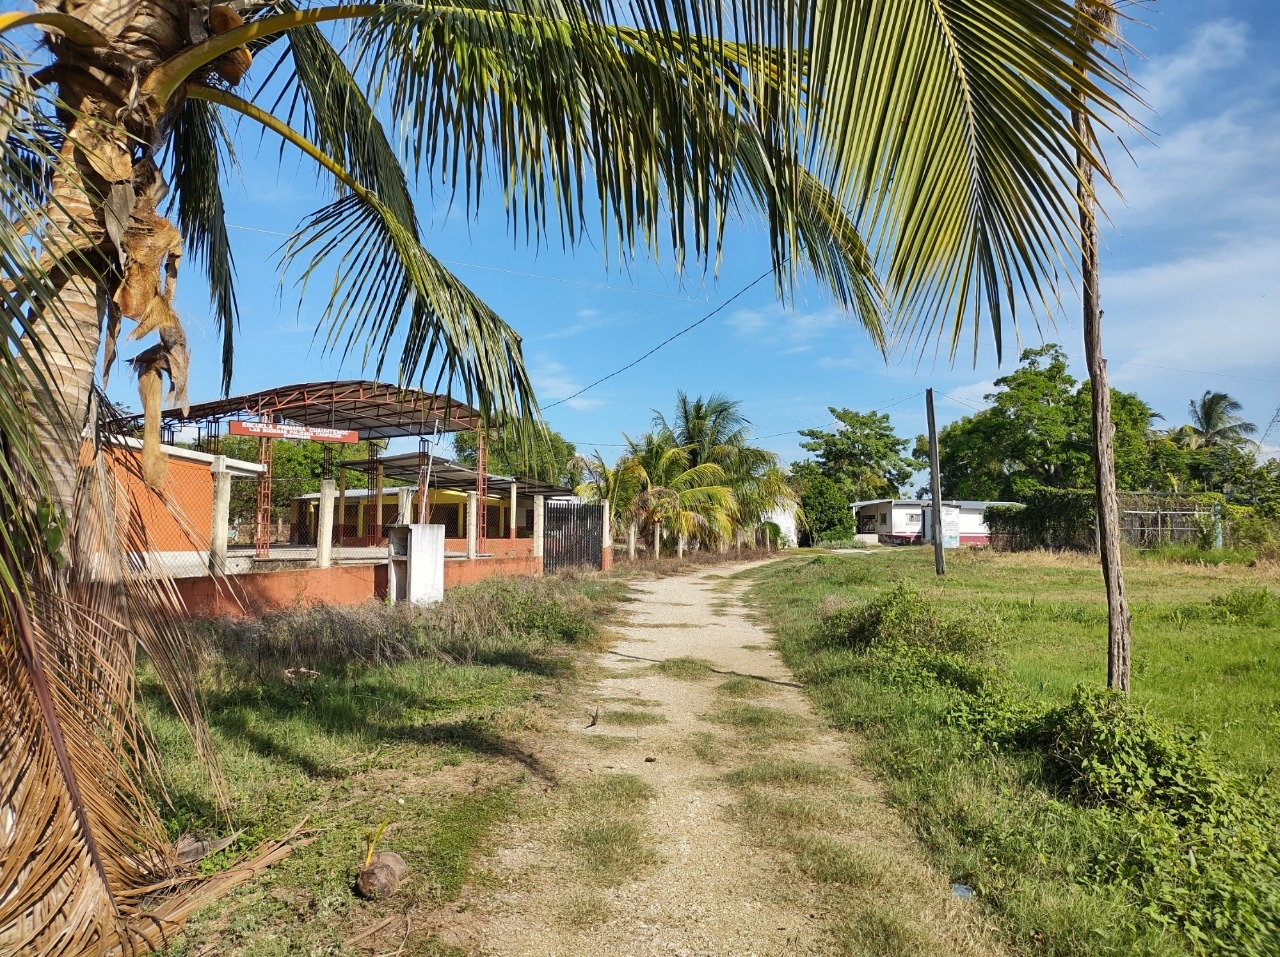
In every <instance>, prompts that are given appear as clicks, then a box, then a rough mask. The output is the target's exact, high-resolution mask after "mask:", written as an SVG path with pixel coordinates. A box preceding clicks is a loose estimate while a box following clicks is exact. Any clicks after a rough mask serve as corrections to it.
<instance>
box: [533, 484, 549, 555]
mask: <svg viewBox="0 0 1280 957" xmlns="http://www.w3.org/2000/svg"><path fill="white" fill-rule="evenodd" d="M545 507H546V499H544V498H543V497H542V496H541V495H535V496H534V497H533V557H534V558H542V557H543V555H542V522H543V518H544V516H543V511H544V510H545Z"/></svg>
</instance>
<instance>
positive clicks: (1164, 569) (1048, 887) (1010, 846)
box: [745, 549, 1280, 957]
mask: <svg viewBox="0 0 1280 957" xmlns="http://www.w3.org/2000/svg"><path fill="white" fill-rule="evenodd" d="M948 557H949V564H948V574H947V576H946V578H945V580H943V581H938V580H937V579H936V578H935V576H934V572H933V556H932V553H931V552H930V551H927V550H921V549H901V550H893V551H884V552H879V553H876V554H871V555H853V556H840V555H826V554H814V553H809V554H803V553H802V554H800V555H797V556H796V557H795V558H793V559H791V560H790V561H787V562H784V563H777V564H774V565H771V566H766V567H762V568H759V569H755V570H752V571H749V572H747V573H745V574H747V575H748V576H750V577H751V578H753V579H755V585H754V587H753V589H752V591H751V593H750V594H751V598H752V601H753V602H754V604H755V605H756V607H757V608H758V610H759V611H760V613H761V614H762V617H763V618H764V619H765V620H766V622H768V623H769V624H770V625H771V626H772V627H773V629H774V631H775V634H776V635H777V642H778V646H779V648H780V649H781V651H782V653H783V655H784V657H785V658H786V660H787V661H788V663H789V664H790V665H791V667H792V668H793V670H794V671H795V672H796V675H797V677H798V678H799V679H800V680H801V681H802V682H803V683H804V684H805V685H806V687H807V688H808V690H809V693H810V694H811V696H812V697H813V699H814V701H815V703H816V704H817V705H818V707H819V708H820V709H821V710H822V711H823V713H824V714H825V715H826V716H827V717H828V719H829V720H831V721H832V723H833V724H835V725H836V726H838V727H844V728H847V729H850V730H852V731H856V732H859V734H860V736H859V738H857V739H855V740H856V741H857V742H858V743H857V747H858V748H859V749H860V751H861V752H862V753H863V754H864V756H865V758H866V759H867V760H868V762H869V763H870V764H871V765H872V766H873V767H874V768H876V770H877V771H878V772H879V773H880V775H881V777H882V779H883V780H884V781H885V783H886V785H887V786H888V787H889V789H890V793H891V795H892V797H893V799H894V801H895V803H897V804H898V806H899V807H900V808H901V809H902V812H903V813H904V816H905V817H906V818H907V819H908V821H909V822H910V823H911V824H912V826H913V827H914V828H915V830H916V832H917V833H918V835H919V836H920V837H921V839H922V840H923V842H924V844H925V845H926V847H927V848H928V849H929V850H930V851H931V853H932V855H933V857H934V859H935V861H936V862H937V863H938V865H939V866H940V867H942V868H943V869H944V870H945V871H947V872H948V873H949V875H950V876H951V878H952V880H953V881H955V882H956V883H959V884H965V885H968V886H970V887H973V888H974V889H975V891H976V894H977V897H978V899H979V900H981V901H983V902H984V903H986V904H987V905H989V906H990V907H992V908H993V910H994V911H995V912H997V913H999V914H1000V915H1001V917H1002V920H1003V923H1004V926H1005V927H1006V930H1007V933H1008V934H1009V937H1010V938H1011V941H1012V942H1013V943H1014V944H1015V946H1017V948H1018V949H1019V950H1021V951H1025V952H1028V953H1035V954H1040V953H1044V954H1056V955H1063V957H1065V955H1073V954H1083V953H1088V954H1115V955H1121V954H1150V955H1173V954H1187V953H1199V954H1217V953H1232V954H1246V955H1252V954H1259V955H1261V954H1266V953H1273V952H1275V951H1274V948H1275V947H1276V946H1280V919H1278V917H1277V915H1278V914H1280V872H1278V871H1277V868H1276V867H1275V864H1274V861H1275V850H1276V847H1277V844H1276V839H1277V837H1278V836H1280V828H1277V827H1276V826H1275V823H1276V820H1277V816H1276V815H1275V814H1274V810H1275V809H1274V803H1273V802H1274V799H1273V798H1271V797H1266V796H1265V795H1267V794H1268V793H1270V794H1274V791H1273V790H1272V791H1270V792H1268V791H1266V790H1260V788H1265V787H1268V786H1273V785H1274V784H1275V783H1276V778H1277V768H1278V757H1280V751H1278V750H1277V748H1278V742H1277V737H1278V735H1277V731H1278V730H1280V728H1278V725H1280V707H1278V705H1280V680H1278V679H1280V655H1277V654H1276V644H1275V639H1274V628H1275V625H1276V624H1277V622H1280V598H1278V597H1277V591H1278V590H1280V589H1277V588H1276V585H1277V577H1278V576H1277V572H1276V571H1275V570H1274V569H1271V568H1251V567H1245V566H1239V565H1233V566H1221V567H1207V566H1206V567H1201V566H1188V565H1179V564H1170V563H1163V562H1146V561H1135V562H1131V564H1130V566H1129V568H1128V573H1127V577H1128V583H1129V592H1130V598H1131V601H1132V603H1133V608H1134V619H1135V625H1134V632H1135V653H1134V663H1135V664H1134V699H1135V700H1136V701H1137V702H1138V703H1139V704H1140V705H1142V706H1143V707H1145V709H1146V710H1147V711H1149V712H1150V714H1152V715H1154V719H1152V721H1148V719H1145V718H1141V716H1140V714H1139V716H1138V717H1131V715H1130V712H1128V711H1125V712H1124V713H1123V715H1120V716H1119V717H1120V718H1123V720H1119V719H1118V718H1117V719H1116V720H1114V721H1113V718H1112V717H1111V712H1110V711H1109V710H1108V709H1109V708H1111V707H1112V706H1111V705H1107V704H1105V703H1102V704H1099V703H1098V702H1097V701H1095V700H1094V699H1092V698H1089V697H1087V696H1086V697H1085V698H1081V697H1078V696H1076V694H1075V688H1076V686H1077V685H1081V684H1083V685H1085V686H1089V687H1093V688H1097V687H1100V686H1101V685H1102V684H1104V679H1105V665H1106V618H1105V608H1104V605H1103V592H1102V583H1101V578H1100V574H1099V572H1098V571H1097V569H1096V568H1095V567H1094V565H1093V563H1092V562H1091V561H1090V560H1089V558H1088V557H1084V556H1052V555H999V554H992V553H958V554H953V555H949V556H948ZM867 609H878V611H876V612H875V614H874V615H870V617H868V612H867ZM841 616H845V617H844V618H842V617H841ZM877 616H878V617H877ZM868 622H871V623H872V624H873V625H874V626H875V627H874V628H871V626H869V625H868ZM842 623H844V624H848V623H852V626H851V628H850V627H842ZM868 628H870V631H869V630H868ZM876 628H879V629H880V631H879V632H877V633H874V634H873V632H875V629H876ZM898 632H905V633H910V634H909V635H908V636H907V638H906V639H905V640H901V641H900V640H899V638H898ZM913 636H914V637H913ZM988 641H989V642H990V649H989V650H986V649H985V646H986V644H987V643H988ZM1099 707H1101V708H1102V711H1101V712H1098V711H1097V710H1096V709H1097V708H1099ZM1091 709H1095V710H1091ZM1134 714H1138V713H1137V712H1134ZM1095 718H1096V719H1097V723H1096V724H1094V725H1092V727H1093V728H1094V731H1092V732H1090V733H1089V734H1085V735H1084V737H1083V738H1080V737H1079V733H1080V730H1081V728H1084V729H1085V730H1086V731H1087V730H1088V728H1089V727H1090V725H1089V721H1090V720H1093V719H1095ZM1153 722H1154V723H1153ZM1172 725H1178V726H1182V727H1185V728H1187V729H1190V730H1191V731H1192V732H1196V733H1199V734H1201V735H1203V740H1204V745H1205V747H1206V748H1207V749H1208V756H1207V757H1204V758H1201V757H1198V755H1199V754H1201V752H1200V751H1199V750H1197V748H1196V746H1195V745H1194V744H1188V745H1186V746H1184V745H1183V744H1182V743H1181V742H1182V741H1183V740H1184V739H1183V738H1180V737H1178V735H1177V733H1176V732H1174V731H1170V730H1168V728H1169V727H1170V726H1172ZM1113 729H1117V738H1116V741H1117V742H1118V744H1117V746H1116V747H1115V748H1112V751H1111V752H1108V751H1107V750H1106V747H1107V746H1106V744H1105V742H1104V741H1103V739H1105V738H1107V737H1109V736H1110V734H1111V732H1112V730H1113ZM1069 732H1070V733H1069ZM1073 733H1074V734H1077V740H1073V739H1072V737H1071V734H1073ZM1090 734H1091V735H1092V736H1093V739H1092V740H1086V739H1088V738H1089V737H1090ZM1098 735H1101V737H1098ZM1100 742H1101V744H1100ZM1082 743H1083V745H1087V746H1088V747H1092V748H1094V751H1092V752H1089V753H1088V754H1087V759H1088V761H1090V762H1093V763H1091V764H1088V765H1083V764H1078V763H1077V764H1074V765H1073V764H1072V761H1071V760H1067V761H1066V762H1065V764H1064V762H1063V761H1062V760H1061V759H1062V757H1063V754H1064V753H1066V752H1069V751H1070V749H1071V747H1073V746H1075V745H1082ZM1188 749H1190V750H1188ZM1206 762H1207V763H1206ZM1218 766H1220V767H1221V768H1222V769H1223V770H1221V771H1219V770H1217V767H1218ZM1064 768H1065V771H1066V773H1065V774H1064ZM1099 769H1101V772H1102V776H1101V777H1099V776H1097V775H1096V774H1095V777H1094V778H1093V779H1090V778H1089V774H1090V773H1092V772H1097V771H1098V770H1099ZM1107 775H1110V777H1107ZM1099 780H1101V781H1103V786H1102V787H1101V789H1097V788H1095V791H1094V792H1089V791H1088V786H1093V785H1096V784H1097V782H1098V781H1099ZM1082 782H1083V784H1082ZM1107 782H1110V784H1111V785H1116V782H1120V785H1122V786H1114V787H1112V790H1111V791H1110V792H1107V791H1106V790H1105V788H1106V786H1107ZM1135 782H1136V783H1135ZM1086 785H1087V786H1086ZM1126 788H1128V790H1125V789H1126ZM1099 794H1101V795H1102V796H1101V797H1100V796H1099ZM1256 794H1262V795H1264V797H1263V798H1260V799H1258V800H1261V801H1263V802H1264V803H1263V804H1258V803H1257V802H1256V801H1255V798H1254V795H1256ZM1251 802H1253V803H1251ZM1259 821H1260V822H1261V823H1260V824H1259V823H1257V822H1259Z"/></svg>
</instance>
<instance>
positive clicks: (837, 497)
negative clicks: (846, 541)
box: [800, 474, 854, 542]
mask: <svg viewBox="0 0 1280 957" xmlns="http://www.w3.org/2000/svg"><path fill="white" fill-rule="evenodd" d="M800 505H801V507H802V508H803V509H804V514H805V519H806V520H807V521H808V523H809V534H810V536H811V537H812V539H813V541H815V542H816V541H818V540H819V539H820V538H822V537H823V536H824V535H829V534H832V533H835V534H837V535H838V534H842V533H848V532H852V531H853V528H854V522H853V510H852V509H851V508H850V507H849V506H850V502H849V499H848V497H847V496H846V495H845V494H844V493H843V492H842V491H841V490H840V486H839V485H837V484H836V483H835V482H833V481H831V479H829V478H827V477H826V476H825V475H821V474H818V475H814V476H812V477H810V478H809V480H808V481H806V482H805V485H804V491H802V492H801V493H800Z"/></svg>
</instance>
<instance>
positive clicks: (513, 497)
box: [507, 480, 518, 540]
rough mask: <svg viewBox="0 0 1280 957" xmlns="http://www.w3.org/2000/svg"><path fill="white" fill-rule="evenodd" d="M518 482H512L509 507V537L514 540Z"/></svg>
mask: <svg viewBox="0 0 1280 957" xmlns="http://www.w3.org/2000/svg"><path fill="white" fill-rule="evenodd" d="M517 506H518V503H517V501H516V483H515V481H514V480H513V481H512V483H511V507H510V508H508V509H507V538H509V539H512V540H514V539H515V537H516V508H517Z"/></svg>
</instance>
